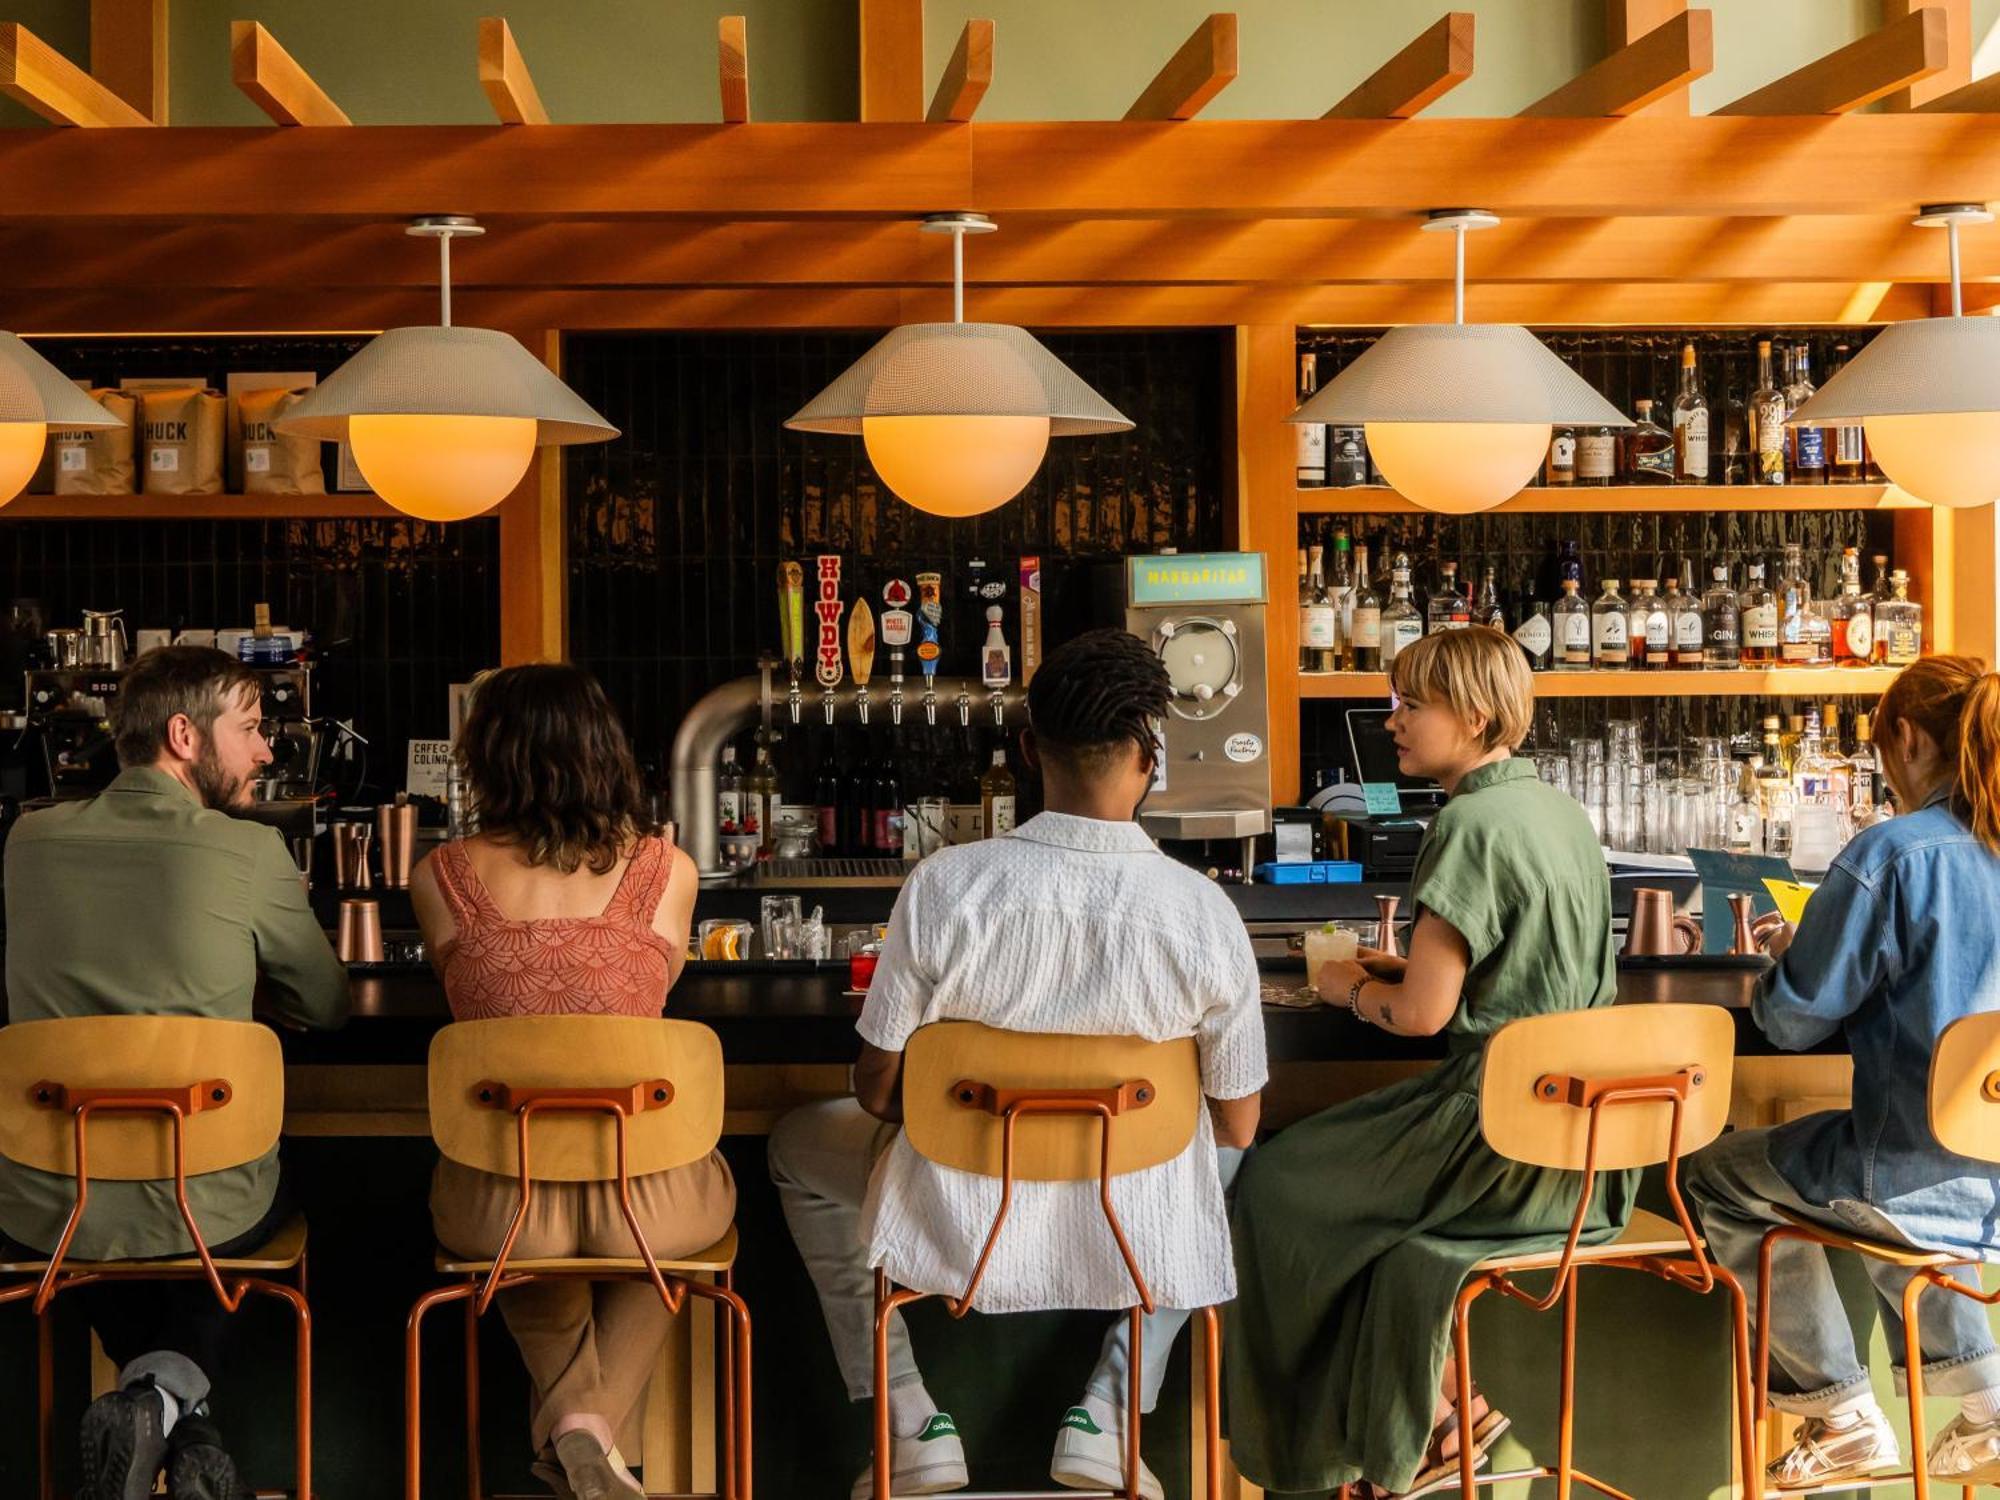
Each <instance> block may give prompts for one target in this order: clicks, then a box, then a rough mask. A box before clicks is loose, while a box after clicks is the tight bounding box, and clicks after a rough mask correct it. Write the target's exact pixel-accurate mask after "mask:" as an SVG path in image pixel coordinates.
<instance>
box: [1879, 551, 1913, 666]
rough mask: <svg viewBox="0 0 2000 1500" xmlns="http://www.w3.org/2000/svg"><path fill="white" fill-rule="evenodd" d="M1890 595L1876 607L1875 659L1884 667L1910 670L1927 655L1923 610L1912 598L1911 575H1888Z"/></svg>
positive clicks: (1896, 572)
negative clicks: (1914, 662)
mask: <svg viewBox="0 0 2000 1500" xmlns="http://www.w3.org/2000/svg"><path fill="white" fill-rule="evenodd" d="M1889 587H1890V589H1891V591H1892V592H1891V593H1890V595H1889V601H1888V603H1886V604H1878V605H1876V606H1875V659H1876V661H1878V662H1880V663H1881V664H1882V665H1883V666H1885V667H1907V666H1909V665H1910V663H1911V662H1913V661H1915V660H1916V659H1917V658H1918V657H1919V656H1922V655H1923V654H1924V607H1923V606H1922V605H1921V604H1919V603H1917V602H1916V601H1915V600H1914V599H1912V598H1911V597H1910V575H1909V574H1908V573H1907V572H1905V571H1904V570H1903V569H1901V568H1898V569H1896V571H1895V572H1893V573H1891V574H1890V575H1889Z"/></svg>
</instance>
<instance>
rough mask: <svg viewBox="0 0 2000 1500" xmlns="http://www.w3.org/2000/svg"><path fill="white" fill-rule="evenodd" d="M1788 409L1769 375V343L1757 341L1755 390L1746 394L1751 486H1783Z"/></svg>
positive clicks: (1779, 390)
mask: <svg viewBox="0 0 2000 1500" xmlns="http://www.w3.org/2000/svg"><path fill="white" fill-rule="evenodd" d="M1790 415H1791V408H1789V407H1788V406H1786V405H1785V393H1784V391H1782V390H1781V389H1779V387H1778V383H1777V381H1776V380H1775V379H1774V378H1773V376H1772V374H1771V341H1770V340H1769V339H1759V340H1758V341H1757V389H1756V390H1754V391H1752V392H1751V393H1750V432H1749V448H1750V479H1751V482H1752V483H1753V484H1783V483H1784V482H1785V418H1786V417H1788V416H1790Z"/></svg>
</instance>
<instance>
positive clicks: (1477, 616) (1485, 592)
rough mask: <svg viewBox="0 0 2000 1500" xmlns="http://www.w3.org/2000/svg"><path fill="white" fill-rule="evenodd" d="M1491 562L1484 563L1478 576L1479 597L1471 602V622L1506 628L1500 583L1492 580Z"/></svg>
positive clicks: (1501, 628)
mask: <svg viewBox="0 0 2000 1500" xmlns="http://www.w3.org/2000/svg"><path fill="white" fill-rule="evenodd" d="M1493 574H1494V567H1493V564H1492V563H1488V564H1487V565H1486V570H1485V572H1483V573H1481V574H1480V577H1479V597H1478V598H1477V599H1476V600H1474V601H1473V604H1472V622H1473V624H1475V625H1491V626H1492V627H1493V628H1494V629H1495V630H1505V629H1506V628H1507V611H1506V609H1505V608H1503V607H1502V605H1501V603H1500V585H1499V584H1498V583H1496V582H1495V581H1494V577H1493Z"/></svg>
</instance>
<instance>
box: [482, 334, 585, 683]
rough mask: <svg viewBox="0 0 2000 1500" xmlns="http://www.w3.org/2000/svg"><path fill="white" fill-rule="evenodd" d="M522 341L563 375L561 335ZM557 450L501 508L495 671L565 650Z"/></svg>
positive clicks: (533, 466)
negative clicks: (539, 353)
mask: <svg viewBox="0 0 2000 1500" xmlns="http://www.w3.org/2000/svg"><path fill="white" fill-rule="evenodd" d="M519 337H520V340H521V342H522V343H523V344H525V345H527V346H528V348H529V349H531V350H539V351H540V352H541V356H542V360H543V362H544V363H546V364H547V365H548V367H549V368H550V369H551V370H554V371H555V372H556V373H557V374H558V375H560V374H561V373H562V334H561V333H559V332H557V331H555V330H548V331H545V332H535V333H530V332H522V333H521V334H520V335H519ZM562 471H563V450H562V449H560V448H543V449H540V450H539V451H538V452H537V453H536V455H535V459H534V462H532V463H530V464H529V465H528V472H527V475H526V476H525V477H524V478H523V479H522V480H521V483H520V484H519V485H518V486H517V487H516V488H515V490H514V493H513V494H511V495H509V496H508V497H507V498H506V499H505V500H502V501H501V502H500V506H499V514H500V664H501V665H502V666H514V665H516V664H517V663H520V662H530V661H561V660H563V659H564V657H566V656H567V655H568V650H569V629H568V627H569V615H568V606H569V567H568V549H567V535H566V533H565V531H564V528H563V489H562Z"/></svg>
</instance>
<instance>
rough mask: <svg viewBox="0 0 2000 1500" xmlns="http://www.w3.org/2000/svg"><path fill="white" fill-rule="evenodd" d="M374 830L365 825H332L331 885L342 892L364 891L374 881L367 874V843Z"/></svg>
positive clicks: (373, 834)
mask: <svg viewBox="0 0 2000 1500" xmlns="http://www.w3.org/2000/svg"><path fill="white" fill-rule="evenodd" d="M374 836H375V830H374V829H372V828H370V827H369V826H368V825H367V824H366V823H336V824H334V825H333V883H334V885H335V887H336V888H338V889H340V890H343V891H365V890H368V889H370V888H371V887H372V886H373V885H374V884H375V882H374V880H373V879H372V878H370V875H369V872H368V841H369V840H370V839H372V838H373V837H374Z"/></svg>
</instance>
